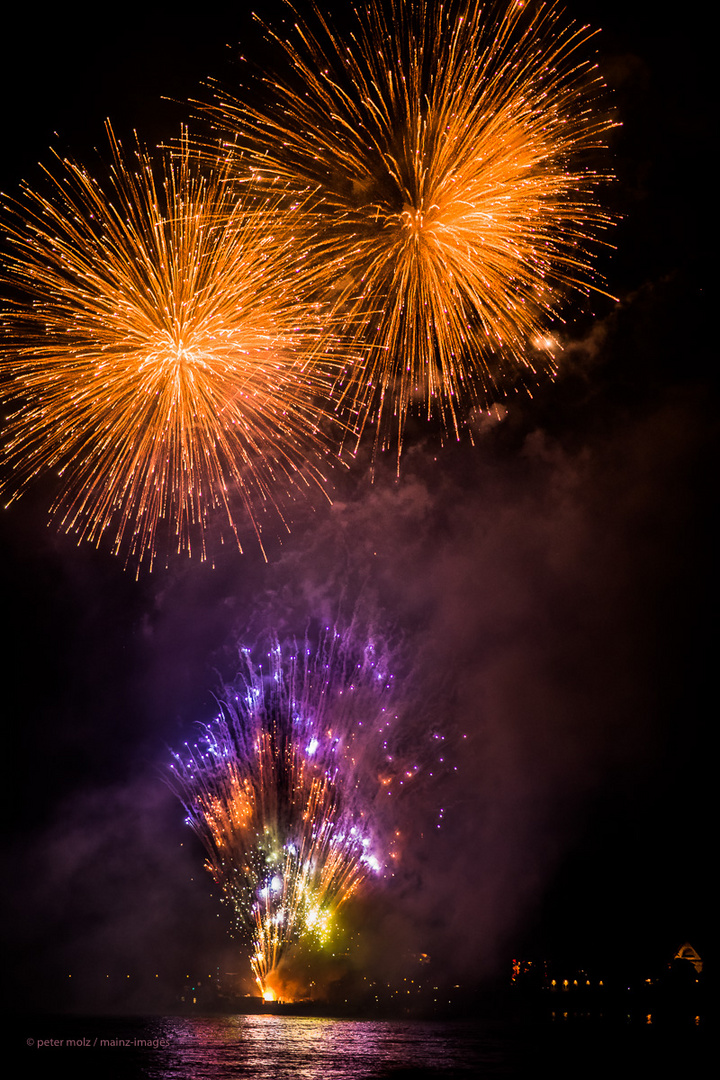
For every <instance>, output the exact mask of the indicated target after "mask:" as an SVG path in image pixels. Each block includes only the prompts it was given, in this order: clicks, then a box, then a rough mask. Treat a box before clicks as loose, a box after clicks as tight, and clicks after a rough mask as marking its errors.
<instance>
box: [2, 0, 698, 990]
mask: <svg viewBox="0 0 720 1080" xmlns="http://www.w3.org/2000/svg"><path fill="white" fill-rule="evenodd" d="M239 6H240V5H237V4H224V3H222V4H212V5H210V6H209V7H208V8H205V9H202V8H201V9H200V11H199V13H197V14H195V16H194V18H193V20H192V21H191V20H189V19H184V18H180V17H177V18H176V12H175V9H174V8H172V9H171V8H170V7H169V6H168V7H165V6H164V5H157V4H152V3H151V4H149V5H139V4H133V3H130V4H127V5H124V6H123V8H122V9H121V10H119V11H118V13H117V14H116V16H115V18H116V19H117V21H116V22H115V23H113V24H112V25H111V26H108V25H107V24H106V23H105V22H104V20H103V22H102V23H100V22H99V21H97V19H96V17H95V14H94V9H93V8H92V7H90V6H89V5H88V6H85V5H82V4H81V5H70V7H69V8H65V9H63V8H56V9H54V10H53V12H52V13H51V14H50V15H46V14H44V13H43V14H42V15H41V14H39V12H38V9H37V8H34V7H32V6H30V5H24V6H22V7H21V8H19V9H18V11H17V12H16V16H17V19H18V22H17V23H16V26H15V29H14V30H13V31H12V32H11V33H8V34H6V35H5V42H4V46H3V54H4V55H3V62H2V64H0V76H1V78H2V100H3V127H4V130H3V154H2V174H1V181H2V183H1V185H0V186H1V188H2V191H3V192H4V193H5V194H6V195H13V194H14V192H15V191H16V190H17V185H18V183H19V181H20V179H22V178H25V179H27V180H29V181H30V182H32V181H33V178H34V177H35V176H37V164H36V163H37V161H38V160H43V161H48V160H49V158H50V155H49V152H48V147H49V146H51V145H52V146H55V147H57V148H58V149H60V150H61V151H62V152H63V153H70V154H72V155H73V156H74V157H76V158H77V159H79V160H81V161H83V162H85V163H87V164H88V165H89V166H91V167H92V164H93V154H94V151H93V147H94V146H98V147H102V146H103V144H104V133H103V121H104V119H105V117H108V116H109V117H110V118H111V120H112V121H113V124H114V126H115V129H116V131H117V133H118V134H119V135H120V137H121V138H124V137H127V136H129V135H130V133H131V132H132V131H133V129H137V131H138V133H139V134H140V136H141V137H142V138H143V139H144V140H145V141H146V142H147V143H148V144H149V145H153V144H154V143H157V142H162V141H163V140H169V139H171V138H173V137H174V136H175V134H176V131H177V128H178V125H179V123H180V122H181V121H183V120H186V119H188V117H189V115H190V110H189V108H188V107H187V105H186V104H184V103H185V102H187V100H188V99H189V98H192V97H193V96H196V95H198V94H199V93H200V84H201V82H202V80H203V79H204V78H206V77H207V76H216V77H218V78H219V79H221V80H223V82H224V84H225V85H227V86H228V87H232V86H233V80H235V81H236V80H237V77H238V76H237V70H238V69H237V66H236V65H235V62H234V59H233V58H234V56H236V55H237V54H238V52H240V51H241V52H243V53H245V54H246V55H253V56H255V57H260V58H261V57H262V52H261V50H260V49H259V46H258V42H257V32H256V31H255V30H254V29H253V28H252V26H251V22H250V18H249V15H242V14H239V13H238V8H239ZM568 7H569V10H570V12H571V13H572V15H573V16H574V17H576V18H577V19H578V20H581V21H589V22H591V23H593V24H594V25H598V26H600V27H602V29H603V33H602V34H601V36H600V39H599V42H598V47H599V50H600V51H599V61H600V65H601V68H602V70H603V72H604V74H605V77H606V80H607V82H608V84H609V86H610V87H611V89H612V91H613V99H614V105H615V108H616V110H617V115H618V118H619V119H620V120H621V121H622V125H623V126H622V127H621V128H619V129H618V130H617V131H616V132H615V133H614V135H613V137H612V148H611V152H612V158H613V165H614V168H615V171H616V174H617V177H618V183H617V184H615V185H614V187H613V188H612V190H611V191H610V192H609V193H608V194H607V203H608V205H610V206H611V207H612V209H613V210H614V211H615V212H616V213H617V214H618V215H622V219H621V221H620V223H619V225H618V227H617V228H616V230H615V233H614V241H615V243H616V244H617V250H616V251H615V252H614V253H612V255H611V256H610V255H609V256H608V257H607V258H605V259H604V260H603V262H602V264H601V267H600V269H601V271H602V273H603V274H604V276H605V278H606V281H607V285H608V291H609V292H610V293H612V294H613V295H615V296H617V297H618V302H617V303H615V302H613V301H611V300H609V299H605V298H603V297H596V298H594V299H593V300H592V303H579V304H577V305H576V306H575V307H571V308H570V309H569V311H568V322H567V325H566V326H565V327H564V328H561V331H560V332H561V336H562V338H563V341H564V345H565V348H564V353H563V354H562V357H561V362H560V373H559V376H558V378H557V380H556V381H555V382H554V383H547V384H545V385H543V386H541V387H540V388H539V391H538V393H537V394H536V396H535V397H534V398H533V399H532V400H531V399H525V400H518V401H517V402H514V403H513V404H512V406H511V407H510V409H509V411H508V414H507V416H506V418H505V419H504V420H503V421H502V422H497V423H491V422H488V423H487V425H486V426H485V427H484V428H483V429H482V430H479V431H478V433H477V437H476V440H475V445H474V446H472V445H470V443H469V442H464V443H460V444H458V443H455V442H452V441H451V442H449V443H448V442H446V443H445V445H441V441H440V438H439V433H438V432H437V431H436V430H434V428H433V427H432V425H430V426H428V425H426V424H424V423H419V422H417V423H413V424H411V426H410V430H409V433H408V437H407V443H406V446H407V450H406V454H405V457H404V459H403V463H402V471H401V476H400V478H399V479H397V477H396V475H395V462H394V459H393V457H392V455H388V459H387V461H386V460H385V459H384V458H382V459H381V460H380V461H379V463H378V465H377V468H376V472H375V480H374V483H372V482H371V481H370V477H369V469H368V457H367V454H365V453H364V452H362V451H361V453H360V455H359V456H358V459H357V461H356V462H355V463H354V464H353V465H352V466H351V468H349V469H347V470H343V469H337V470H336V474H335V476H334V478H333V483H334V485H335V501H334V504H333V505H332V506H330V505H319V504H318V505H317V506H316V507H315V509H314V510H310V509H309V508H307V507H304V506H302V505H298V507H297V512H296V514H295V520H294V527H293V531H292V533H291V535H289V536H286V537H284V538H283V540H282V544H281V543H279V542H275V541H274V540H272V538H271V539H270V540H269V543H268V549H267V550H268V557H269V558H268V562H267V564H266V563H265V562H263V559H262V557H261V554H260V552H259V551H258V550H257V549H256V548H254V547H253V546H252V545H249V546H248V550H247V551H246V553H245V554H244V555H242V556H241V555H239V554H238V553H237V552H236V551H234V550H231V549H230V548H228V547H224V548H219V549H218V550H217V551H216V553H215V565H214V567H213V566H211V565H209V564H207V563H205V564H201V563H199V562H196V561H192V562H191V561H190V560H188V559H187V558H185V557H177V558H173V559H171V560H170V561H169V564H168V566H167V567H165V566H164V565H163V564H161V565H160V566H159V568H158V569H156V570H155V571H154V572H153V573H152V574H151V575H148V574H143V575H141V577H140V578H139V580H136V579H135V577H134V575H133V573H131V572H127V571H125V570H124V568H123V563H122V560H120V559H117V558H115V557H113V556H112V555H111V554H110V553H109V552H108V551H107V550H106V549H104V548H102V547H101V549H100V550H99V551H98V550H95V549H94V548H92V547H90V546H88V545H83V546H81V547H77V546H76V545H75V543H74V541H73V540H72V538H68V537H65V536H61V535H58V534H57V533H56V532H55V531H54V529H52V528H48V527H47V512H46V511H47V506H48V505H49V502H50V499H51V497H52V494H53V491H54V487H53V479H52V478H51V477H48V478H46V479H44V480H43V481H41V482H40V483H38V484H37V486H36V487H34V488H33V489H32V491H31V492H29V493H28V494H27V495H25V496H24V497H23V498H22V499H21V500H20V502H18V503H15V504H13V506H12V507H11V508H9V509H7V510H4V511H3V512H2V514H1V515H0V551H1V552H2V557H1V558H0V575H1V577H2V595H3V610H4V622H5V627H6V629H5V647H4V650H3V653H2V658H3V671H4V695H3V696H4V702H5V707H4V714H5V717H6V731H5V747H6V777H7V779H6V785H5V790H6V792H7V794H8V805H7V808H6V811H5V816H4V824H5V840H6V844H5V853H6V854H5V860H6V861H5V882H6V893H7V895H6V898H5V901H4V903H5V905H6V908H5V911H4V913H3V919H2V925H3V929H4V932H5V935H6V938H7V944H8V955H9V961H8V964H7V967H6V970H7V973H8V978H7V982H6V986H7V988H8V990H9V991H10V996H11V1000H12V1001H13V1002H14V1003H16V1004H21V1005H23V1006H25V1007H29V1008H38V1009H40V1008H42V1009H64V1008H76V1009H78V1010H81V1011H82V1010H87V1009H89V1008H97V1009H100V1010H102V1009H107V1008H112V1009H119V1010H130V1011H132V1010H136V1011H137V1010H141V1009H144V1008H151V1007H155V1006H162V1003H163V1002H164V1001H165V1000H167V999H168V998H171V997H172V994H173V993H174V992H175V989H176V987H177V985H178V984H179V983H180V982H182V979H183V977H184V974H185V973H187V972H193V973H194V972H202V971H205V969H207V971H208V972H210V971H214V970H216V969H217V968H218V967H220V968H221V969H222V970H224V971H227V970H236V971H242V970H244V969H245V965H246V960H245V958H244V955H243V951H242V949H241V948H240V947H239V946H237V945H236V944H234V943H233V942H232V941H231V940H230V938H229V937H228V933H227V928H228V926H229V918H228V914H227V912H226V911H225V909H224V908H223V907H222V905H221V904H220V901H219V899H218V895H217V892H216V891H215V890H214V887H213V884H212V881H211V879H210V877H209V875H207V874H206V873H205V872H204V871H203V869H202V854H201V851H200V849H199V847H198V845H197V844H196V842H195V841H194V839H193V837H192V834H191V833H190V831H189V830H188V829H187V828H186V827H185V826H184V825H183V812H182V808H181V807H180V805H179V803H178V802H177V801H176V800H175V798H174V797H173V796H172V794H171V793H170V792H169V791H168V790H167V788H166V787H165V786H164V785H163V783H162V780H161V778H160V770H161V767H162V766H163V764H164V763H165V762H166V761H167V760H168V757H169V750H168V747H174V746H177V745H179V744H180V743H182V742H183V741H184V740H185V739H191V738H193V737H194V732H195V731H196V728H195V726H194V725H196V724H197V723H198V722H203V721H204V722H207V721H209V720H210V719H211V718H212V716H213V715H214V711H215V703H214V696H213V695H214V692H216V691H217V688H218V685H219V679H220V678H225V679H228V678H232V676H233V675H234V673H235V671H236V669H237V663H236V654H237V642H238V640H239V639H240V637H241V636H242V639H243V641H245V640H248V639H251V638H252V637H253V636H254V635H256V634H257V633H258V632H259V631H260V630H261V629H262V628H263V627H264V626H267V625H273V626H276V627H277V628H278V630H279V632H280V633H281V634H283V633H299V634H302V633H303V632H304V628H305V626H306V624H307V621H308V619H316V620H320V621H321V622H323V621H324V622H328V621H329V622H332V621H333V620H334V619H335V618H336V617H338V615H340V616H342V615H345V616H346V617H347V615H348V613H349V612H351V611H352V609H353V606H354V604H355V603H356V601H357V600H358V598H360V600H361V603H362V604H363V605H364V606H365V607H366V608H372V609H373V610H374V611H375V612H376V613H377V618H378V622H379V624H380V625H381V626H383V627H385V628H386V629H387V632H388V633H389V634H390V635H391V636H394V638H395V639H396V640H397V641H398V642H400V643H401V652H402V655H403V661H402V664H401V669H402V670H403V671H408V670H410V668H411V666H412V665H411V664H410V663H409V661H408V657H410V658H411V659H412V661H413V663H414V667H415V670H416V671H418V672H420V673H421V675H419V676H416V678H417V679H418V680H419V681H418V682H417V683H414V685H413V686H412V687H408V689H407V700H408V701H413V702H416V701H417V702H420V703H421V704H420V705H419V706H418V709H417V713H418V721H417V723H418V728H419V729H421V730H419V732H418V741H419V743H420V744H421V743H422V738H423V735H426V734H427V731H429V727H427V725H428V724H429V723H430V720H429V719H428V717H429V716H431V715H432V716H434V717H435V718H437V722H438V723H440V724H442V725H444V728H445V729H446V730H447V732H448V737H449V742H450V743H451V744H452V745H453V746H454V747H456V750H455V751H454V752H455V760H456V763H457V765H458V771H457V773H453V774H452V775H451V776H448V777H447V779H446V781H444V783H443V784H440V783H438V784H436V785H435V787H431V788H430V789H429V790H428V793H427V798H426V803H425V804H424V807H423V810H424V812H427V820H428V821H429V820H430V819H431V818H432V819H433V820H434V815H436V814H437V810H438V808H439V807H440V806H441V807H442V809H443V826H442V829H441V830H436V831H434V832H433V831H429V830H425V829H424V826H423V820H424V819H422V814H421V815H420V818H418V819H417V821H416V825H417V828H416V830H415V835H414V838H413V840H412V842H410V841H408V844H407V845H406V849H405V853H404V859H403V865H402V867H401V870H400V872H399V875H398V879H397V880H396V881H395V882H393V884H392V886H390V887H389V888H388V890H387V891H386V892H385V893H383V892H382V890H380V891H379V892H378V893H377V895H375V896H373V897H370V898H368V900H367V904H366V906H365V908H363V906H362V905H358V906H357V908H356V910H354V911H353V912H352V913H351V916H350V918H351V921H353V920H354V924H355V925H356V927H357V929H358V932H359V933H360V932H362V933H361V938H362V940H363V942H364V945H363V950H364V951H363V953H362V955H363V962H364V963H365V964H366V966H367V971H369V972H371V973H373V975H374V976H377V977H379V976H382V975H383V974H385V975H387V976H388V977H395V976H397V974H398V973H399V972H401V971H402V970H403V966H404V965H405V964H406V963H408V958H409V957H412V956H416V955H417V954H418V953H420V952H424V953H427V954H429V955H430V956H431V957H432V958H433V962H434V963H436V964H438V966H439V967H441V968H442V969H443V970H444V971H445V973H446V975H447V977H448V979H455V980H460V981H461V982H462V983H463V985H468V986H474V985H477V984H478V983H480V982H482V981H483V980H485V979H493V978H497V977H503V976H506V975H509V968H510V960H511V958H512V957H514V956H518V955H520V956H528V957H535V958H549V959H551V960H553V961H555V962H557V963H567V964H570V965H574V966H579V965H584V966H585V967H588V968H593V970H596V971H598V972H599V973H600V974H601V975H602V974H603V972H609V971H613V972H625V971H629V970H632V971H636V970H638V971H640V970H648V972H649V973H650V972H651V971H654V970H657V969H658V968H659V967H660V966H662V964H663V963H666V962H667V961H668V960H669V959H670V958H671V957H672V955H673V954H674V952H675V951H676V950H677V949H678V948H679V947H680V946H681V945H682V944H683V943H684V942H685V941H689V942H690V943H691V944H692V945H693V946H694V947H695V948H696V949H697V950H698V951H699V952H700V954H701V956H704V955H705V950H706V947H707V938H708V932H709V900H708V889H707V874H708V863H709V857H708V856H709V850H710V846H709V829H708V808H709V799H710V790H711V787H712V781H711V777H710V756H709V748H708V739H707V730H708V728H709V726H710V724H709V722H710V720H711V717H712V715H713V714H714V712H715V711H716V710H715V707H714V696H713V694H712V688H711V673H712V671H713V668H714V665H715V656H714V652H715V650H714V647H713V645H714V641H713V637H714V635H713V631H712V622H711V609H712V610H714V606H715V605H714V603H713V596H712V594H713V591H714V577H715V575H714V569H715V566H714V563H715V560H714V558H713V554H714V550H713V549H712V548H711V540H710V523H711V505H712V499H711V492H712V490H713V487H714V484H713V481H714V469H713V460H712V454H713V449H714V436H715V427H716V421H715V407H716V402H715V384H714V379H715V372H714V370H713V365H711V362H710V359H711V358H710V334H709V319H708V318H707V304H708V296H707V283H706V280H705V276H706V270H705V266H704V265H703V257H704V256H705V249H706V247H707V246H708V244H709V242H710V235H709V234H710V229H711V227H712V223H711V222H709V221H708V220H707V206H708V199H707V192H706V191H705V185H706V183H707V174H708V163H707V161H706V152H707V151H706V146H705V145H704V142H706V141H707V132H708V131H709V120H708V112H709V110H708V108H707V96H706V90H707V82H708V80H707V79H706V78H705V77H704V75H703V71H704V70H706V69H704V67H703V63H702V60H701V58H700V43H699V41H698V40H697V39H696V37H695V36H694V35H697V36H698V37H699V36H700V34H701V28H698V27H697V25H693V26H685V25H683V24H682V23H679V22H678V18H679V16H678V13H677V12H674V13H673V14H672V15H671V14H670V12H669V9H666V11H662V10H661V9H660V8H658V7H657V6H656V5H651V4H649V3H647V2H645V0H643V2H641V3H633V2H632V0H630V2H629V3H628V4H620V3H619V2H618V0H610V2H608V3H604V4H601V3H599V2H590V0H588V2H585V0H574V2H573V3H571V4H569V5H568ZM275 8H276V5H266V4H265V3H264V0H261V3H260V4H258V10H259V11H261V12H262V13H263V14H266V13H267V14H268V15H269V16H271V14H272V11H273V10H275ZM205 16H206V17H205ZM238 41H242V49H238V48H237V46H236V45H235V43H236V42H238ZM228 44H230V45H231V46H232V47H231V48H228V47H227V46H228ZM163 95H164V96H165V98H169V99H173V100H164V99H163ZM433 722H435V721H433ZM423 725H425V727H424V728H423ZM462 735H466V736H467V739H465V740H462V739H461V736H462ZM453 740H454V742H453ZM407 814H408V815H409V814H410V810H407ZM421 831H422V832H423V835H422V836H420V835H419V834H420V832H421ZM363 935H364V936H363ZM391 943H392V944H391ZM232 965H235V966H234V967H233V966H232ZM100 970H102V973H103V975H104V974H107V975H109V976H110V978H109V979H108V980H107V983H106V984H104V986H103V988H102V989H101V990H98V989H97V987H98V972H99V971H100ZM156 974H159V980H158V983H157V985H156V984H154V983H152V982H151V980H152V979H154V977H155V975H156ZM69 975H71V976H72V979H69V978H68V976H69ZM128 975H130V978H129V979H128V978H127V977H128ZM123 980H127V981H126V982H123Z"/></svg>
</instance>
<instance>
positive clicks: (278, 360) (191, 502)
mask: <svg viewBox="0 0 720 1080" xmlns="http://www.w3.org/2000/svg"><path fill="white" fill-rule="evenodd" d="M109 134H110V144H111V150H112V162H113V163H112V168H111V170H110V173H109V179H108V181H107V182H104V183H103V182H100V181H99V180H97V179H95V178H93V176H91V175H90V174H89V173H88V172H87V171H86V170H85V169H84V168H83V167H81V166H80V165H77V164H75V163H73V162H71V161H62V162H60V163H59V165H60V168H59V169H58V170H56V172H57V175H55V176H53V175H52V174H50V172H48V173H47V179H48V181H49V190H48V193H47V194H40V193H37V192H35V191H32V190H26V191H25V193H24V199H23V201H22V204H21V205H17V206H15V207H14V208H10V209H9V210H8V212H7V213H6V221H7V230H6V231H7V233H8V235H9V240H10V243H11V254H10V257H9V259H8V261H7V264H6V268H5V271H4V275H3V276H4V280H5V284H6V285H9V286H10V292H11V294H13V293H14V295H15V300H14V301H13V300H11V301H10V302H9V303H8V304H7V305H6V308H5V312H4V316H3V320H2V330H3V337H4V339H5V340H4V348H3V351H2V355H1V356H0V378H2V381H3V383H4V384H5V388H6V390H7V392H8V394H9V397H10V399H14V402H15V405H14V411H13V412H12V414H11V415H10V417H9V420H8V423H7V425H6V432H5V446H4V450H3V457H4V463H5V466H6V468H5V473H6V475H5V483H4V486H5V488H6V489H9V490H10V492H11V495H12V497H13V498H14V497H16V496H17V495H18V494H20V493H21V492H22V491H23V490H24V489H25V487H26V486H27V484H28V482H29V481H30V479H31V478H33V477H35V476H36V475H37V474H39V473H41V472H43V471H46V470H53V471H56V472H58V473H59V474H60V475H61V476H62V478H63V482H62V489H61V491H60V494H59V495H58V496H57V500H56V503H55V506H54V507H53V510H54V513H55V515H56V517H57V518H58V520H59V522H60V525H61V528H63V529H64V530H65V531H67V532H73V533H75V534H76V535H77V536H78V537H79V538H80V539H88V540H90V541H92V542H94V543H97V542H98V541H99V540H100V538H101V536H103V535H109V537H110V538H111V540H112V543H113V546H114V549H115V551H121V550H124V551H125V552H126V553H127V557H128V559H129V560H137V564H138V566H139V565H140V562H141V561H142V560H143V559H144V558H146V557H147V558H148V559H149V562H150V564H151V565H152V561H153V558H154V557H155V555H156V547H157V542H158V533H159V528H160V525H161V523H162V524H163V526H164V528H165V529H166V531H167V533H168V535H169V537H170V544H171V545H172V546H175V547H177V549H178V550H187V551H188V552H190V551H191V550H192V548H193V547H194V546H199V548H200V550H201V553H202V555H203V557H204V556H205V552H206V532H207V528H208V525H209V522H210V519H211V518H212V519H213V520H214V521H217V520H218V519H219V528H220V529H221V531H222V529H223V524H222V522H223V521H224V522H225V525H224V528H225V530H227V528H228V525H229V527H230V531H231V533H232V535H233V536H234V538H235V539H236V540H237V542H238V544H240V539H239V532H238V527H239V525H240V524H241V523H243V522H246V521H248V520H249V521H250V522H251V523H252V525H253V526H254V529H255V532H256V533H257V536H258V538H260V534H261V531H262V515H263V513H264V510H265V508H266V507H274V508H275V509H276V510H277V511H278V513H280V514H281V515H282V500H283V498H286V497H287V495H288V494H291V495H292V494H293V493H295V492H296V491H297V490H299V489H304V490H309V489H311V488H322V487H323V485H324V483H325V478H324V473H323V468H322V466H323V460H324V457H325V454H326V446H325V442H324V437H323V434H322V431H321V425H322V423H323V410H322V407H321V406H320V405H318V403H317V396H318V393H321V394H323V395H324V396H325V398H326V397H327V391H326V374H325V373H326V371H327V368H328V365H332V363H333V362H334V360H333V356H332V350H331V348H329V347H328V337H327V335H325V336H324V337H323V340H322V343H321V341H320V323H319V318H318V313H317V311H316V310H315V309H314V308H313V306H312V305H311V304H308V302H307V300H306V298H305V296H304V295H303V281H304V280H305V271H304V268H303V261H302V259H301V258H300V257H299V256H298V245H297V244H296V243H295V231H296V230H298V229H300V228H301V227H302V219H303V214H304V210H303V207H302V206H301V205H299V201H298V200H295V202H294V203H292V201H291V200H289V199H288V198H287V197H285V196H283V195H282V194H278V193H275V194H273V193H272V192H269V191H266V192H265V193H264V195H263V196H262V197H256V196H254V195H253V193H252V192H251V191H249V192H247V193H245V194H242V195H239V194H238V191H237V189H236V188H235V189H234V190H233V191H232V192H231V191H230V187H229V186H228V184H227V182H226V177H225V176H224V174H223V169H222V163H221V162H219V163H217V165H216V169H215V171H214V172H213V173H210V174H208V173H207V171H206V170H204V171H203V174H201V173H200V172H199V170H198V169H197V167H196V165H195V164H194V162H193V159H192V158H191V155H190V153H189V149H188V143H187V139H186V138H184V139H183V140H182V144H181V146H180V148H179V150H178V151H177V152H176V153H175V154H173V155H172V156H171V155H170V154H166V155H165V156H163V157H162V158H161V162H160V164H159V165H157V164H155V165H154V164H153V162H152V161H151V159H150V158H149V156H148V155H147V153H146V152H145V151H143V150H142V149H141V148H140V147H138V149H137V150H135V151H134V152H133V153H132V154H127V153H126V152H125V151H124V150H123V149H122V147H121V146H120V145H119V144H118V143H117V141H116V140H115V138H114V136H113V134H112V131H110V132H109ZM281 203H282V206H281ZM218 509H219V510H220V511H221V513H220V514H219V515H218V514H215V513H214V512H215V511H216V510H218Z"/></svg>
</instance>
